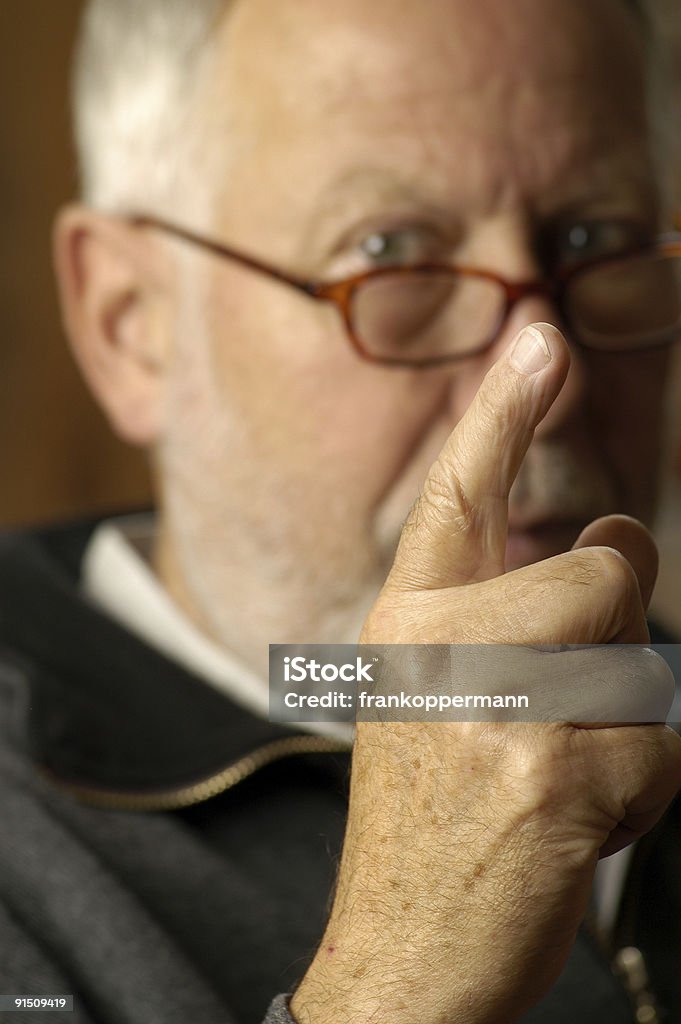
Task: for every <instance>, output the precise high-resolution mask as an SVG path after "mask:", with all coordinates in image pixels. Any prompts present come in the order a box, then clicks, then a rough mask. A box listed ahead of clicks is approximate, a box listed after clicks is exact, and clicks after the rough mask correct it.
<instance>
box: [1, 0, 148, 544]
mask: <svg viewBox="0 0 681 1024" xmlns="http://www.w3.org/2000/svg"><path fill="white" fill-rule="evenodd" d="M80 7H81V0H0V525H3V524H7V523H20V522H35V521H41V520H45V519H51V518H62V517H67V516H71V515H80V514H87V513H89V512H91V511H95V510H100V509H111V508H119V507H129V506H131V505H139V504H142V503H144V502H145V501H146V500H148V493H149V487H148V482H147V474H146V469H145V465H144V461H143V459H142V457H141V456H140V455H139V453H137V452H133V451H131V450H130V449H127V448H125V447H124V446H123V445H122V444H119V443H118V442H116V441H114V439H113V438H112V437H111V435H110V432H109V429H108V427H107V426H106V424H105V422H104V420H103V417H102V416H101V414H100V413H99V411H98V410H97V409H96V408H95V406H94V403H93V402H92V401H91V400H90V398H89V396H88V394H87V392H86V390H85V387H84V385H83V384H82V382H81V380H80V378H79V376H78V374H77V372H76V370H75V368H74V367H73V365H72V362H71V358H70V355H69V354H68V352H67V347H66V342H65V340H64V336H63V333H62V331H61V328H60V322H59V313H58V308H57V302H56V295H55V288H54V284H53V279H52V269H51V258H50V227H51V221H52V218H53V215H54V211H55V210H56V208H57V207H58V206H59V204H60V203H62V202H63V201H64V200H66V199H69V198H71V197H72V196H73V195H74V194H75V174H74V170H73V160H72V154H71V149H70V142H69V138H70V136H69V123H68V100H67V91H68V87H67V77H68V63H69V56H70V51H71V47H72V43H73V36H74V31H75V26H76V21H77V16H78V13H79V10H80Z"/></svg>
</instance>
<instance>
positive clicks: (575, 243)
mask: <svg viewBox="0 0 681 1024" xmlns="http://www.w3.org/2000/svg"><path fill="white" fill-rule="evenodd" d="M561 234H562V237H561V238H560V240H559V244H558V245H557V247H556V249H557V251H556V252H555V253H554V260H555V263H556V264H558V265H560V266H570V265H572V264H575V263H583V262H584V261H588V260H596V259H600V257H602V256H610V255H616V254H617V253H619V252H625V251H626V250H627V249H631V248H634V247H635V246H636V245H638V244H640V243H641V242H643V241H644V240H645V236H646V232H645V230H644V228H643V227H642V225H640V224H635V223H633V222H626V221H582V222H580V223H577V224H572V225H570V226H569V227H568V228H566V230H565V231H564V232H562V233H561Z"/></svg>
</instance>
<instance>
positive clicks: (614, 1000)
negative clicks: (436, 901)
mask: <svg viewBox="0 0 681 1024" xmlns="http://www.w3.org/2000/svg"><path fill="white" fill-rule="evenodd" d="M86 537H87V531H65V532H62V533H55V534H48V535H45V536H33V537H29V538H8V539H6V540H5V541H0V809H1V819H0V821H1V825H0V994H11V995H50V994H54V995H70V994H72V995H73V996H74V1010H73V1012H59V1011H53V1012H52V1013H51V1015H50V1016H48V1017H47V1018H46V1017H45V1014H44V1013H43V1012H39V1011H32V1010H22V1011H19V1012H15V1013H13V1014H12V1015H10V1016H8V1018H7V1019H8V1022H9V1024H43V1022H44V1021H45V1020H48V1021H50V1020H51V1021H63V1022H64V1024H174V1022H177V1024H187V1022H194V1021H197V1022H198V1021H200V1022H201V1024H259V1022H261V1021H263V1020H266V1021H267V1024H275V1022H276V1024H291V1018H290V1017H289V1015H288V1013H287V1010H286V1001H285V998H284V997H283V996H279V997H277V993H286V992H290V991H291V990H292V988H293V987H294V986H295V984H296V983H297V981H298V980H299V979H300V977H301V976H302V974H303V973H304V971H305V968H306V966H307V963H308V962H309V960H310V958H311V956H312V954H313V952H314V949H315V948H316V945H317V943H318V941H319V939H320V938H321V934H322V931H323V927H324V921H325V917H326V914H327V910H328V905H329V899H330V893H331V890H332V886H333V879H334V874H335V868H336V863H337V858H338V854H339V851H340V847H341V843H342V835H343V828H344V816H345V801H346V788H347V777H348V757H347V754H346V753H341V752H340V751H338V750H334V744H333V743H331V742H329V741H322V740H318V739H315V738H312V737H306V738H300V737H296V736H295V735H294V734H292V733H289V732H287V731H286V730H285V729H283V728H282V727H279V726H276V725H272V724H270V723H267V722H262V721H260V720H259V719H256V718H254V717H253V716H251V715H249V714H248V713H246V712H244V711H243V710H242V709H239V708H238V707H236V706H235V705H232V704H231V703H230V702H229V701H227V700H226V699H225V698H224V697H223V696H222V695H220V694H218V693H217V692H216V691H214V690H212V689H211V688H210V687H208V686H206V685H205V684H204V683H203V682H201V681H200V680H198V679H195V678H193V677H192V676H190V675H189V674H188V673H186V672H185V671H184V670H183V669H181V668H179V667H178V666H177V665H174V664H172V663H171V662H169V661H167V660H165V659H164V658H163V657H162V656H160V655H159V654H158V653H156V652H154V651H151V650H149V649H148V648H146V647H145V646H144V645H143V644H141V643H140V642H139V641H138V640H136V639H135V638H134V637H132V636H130V635H129V634H127V633H126V632H125V631H123V630H122V629H120V627H118V626H117V625H116V624H114V623H112V622H110V621H109V620H107V619H106V618H104V617H103V616H102V615H101V614H100V613H99V612H98V611H97V610H96V609H94V608H93V607H91V606H89V605H88V604H87V603H86V602H85V601H83V599H82V597H81V596H80V594H79V592H78V589H77V584H76V581H77V572H78V563H79V558H80V553H81V552H82V549H83V546H84V543H85V540H86ZM336 746H337V745H336ZM272 1000H274V1002H273V1001H272ZM576 1019H578V1020H579V1021H580V1024H596V1022H599V1024H602V1022H604V1021H605V1022H608V1024H629V1022H630V1021H631V1020H632V1015H631V1009H630V1006H629V1004H628V1001H627V999H626V998H625V996H624V994H623V992H622V990H621V988H620V987H619V984H618V983H617V982H616V980H615V979H614V978H613V976H612V974H611V973H610V971H609V968H608V965H607V962H606V959H605V958H604V957H603V955H602V954H601V953H600V951H599V950H598V948H597V947H596V946H594V945H593V944H592V943H591V942H590V941H589V940H588V939H587V938H586V937H584V936H582V937H581V938H580V940H579V942H578V943H577V945H576V946H575V950H574V952H573V956H572V958H571V961H570V963H569V965H568V968H567V970H566V972H565V973H564V975H563V977H562V978H561V980H560V982H559V983H558V985H557V986H556V988H555V989H554V991H553V992H552V993H551V995H550V996H549V997H548V999H547V1000H546V1001H544V1003H543V1004H542V1006H541V1007H538V1008H537V1009H536V1010H535V1011H533V1012H532V1014H530V1015H529V1016H528V1017H527V1024H529V1022H530V1021H531V1022H532V1024H540V1022H544V1024H549V1022H550V1024H563V1022H564V1024H567V1022H570V1024H573V1022H574V1020H576ZM417 1020H418V1017H417V1015H416V1016H415V1021H417ZM339 1024H340V1022H339Z"/></svg>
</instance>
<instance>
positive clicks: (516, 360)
mask: <svg viewBox="0 0 681 1024" xmlns="http://www.w3.org/2000/svg"><path fill="white" fill-rule="evenodd" d="M509 359H510V362H511V365H512V366H514V367H515V368H516V370H520V372H521V373H526V374H527V375H528V377H529V376H531V375H532V374H533V373H539V371H540V370H543V369H544V367H545V366H548V364H549V363H550V362H551V349H550V348H549V346H548V344H547V342H546V338H545V337H544V335H543V334H542V332H541V331H540V330H539V328H537V327H525V328H523V330H522V331H521V332H520V334H519V335H518V337H517V338H516V340H515V342H514V345H513V348H512V349H511V354H510V356H509Z"/></svg>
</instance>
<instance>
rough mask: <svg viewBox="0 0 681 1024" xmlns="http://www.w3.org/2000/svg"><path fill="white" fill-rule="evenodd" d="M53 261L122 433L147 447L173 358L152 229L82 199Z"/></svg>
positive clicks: (68, 324) (76, 331) (87, 362)
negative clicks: (92, 206) (93, 207)
mask: <svg viewBox="0 0 681 1024" xmlns="http://www.w3.org/2000/svg"><path fill="white" fill-rule="evenodd" d="M54 262H55V269H56V274H57V280H58V285H59V293H60V299H61V306H62V316H63V321H64V327H65V329H66V333H67V335H68V337H69V339H70V342H71V347H72V349H73V352H74V354H75V357H76V360H77V361H78V363H79V365H80V368H81V370H82V372H83V375H84V377H85V379H86V381H87V382H88V384H89V386H90V389H91V390H92V392H93V394H94V395H95V397H96V398H97V400H98V401H99V403H100V405H101V406H102V408H103V409H104V411H105V413H106V415H107V416H108V418H109V421H110V422H111V424H112V426H113V428H114V430H115V431H116V433H117V434H118V435H119V436H120V437H122V438H123V439H124V440H126V441H128V442H130V443H132V444H135V445H144V446H148V445H151V444H153V443H154V441H156V440H157V438H158V436H159V433H160V430H161V427H162V423H161V417H162V410H163V406H164V402H163V392H164V385H165V382H166V377H167V372H168V370H169V360H170V359H171V355H172V352H171V347H172V346H171V334H170V329H169V319H170V317H169V309H168V306H167V302H166V296H167V294H168V289H167V288H164V287H163V281H164V272H163V271H164V268H163V261H162V259H161V257H160V256H159V253H158V249H155V248H154V246H153V243H152V240H151V239H150V238H149V237H148V236H147V234H146V232H143V231H140V230H139V229H137V228H135V227H134V226H133V225H132V224H130V223H127V222H126V221H124V220H119V219H116V218H115V217H109V216H106V215H105V214H101V213H98V212H96V211H93V210H89V209H87V208H86V207H83V206H80V205H73V206H69V207H66V208H65V209H63V210H62V211H60V213H59V215H58V217H57V221H56V223H55V227H54Z"/></svg>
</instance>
